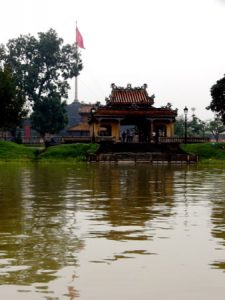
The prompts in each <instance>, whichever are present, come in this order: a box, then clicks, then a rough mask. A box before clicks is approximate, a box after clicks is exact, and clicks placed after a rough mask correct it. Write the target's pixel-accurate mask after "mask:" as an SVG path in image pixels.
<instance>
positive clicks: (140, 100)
mask: <svg viewBox="0 0 225 300" xmlns="http://www.w3.org/2000/svg"><path fill="white" fill-rule="evenodd" d="M146 88H147V85H146V84H144V85H143V86H142V87H135V88H132V87H131V85H130V84H128V85H127V87H126V88H123V87H117V86H115V85H114V84H112V92H111V95H110V97H109V99H107V105H117V104H120V105H121V104H122V105H131V104H136V105H152V104H153V103H154V96H151V97H149V96H148V93H147V90H146Z"/></svg>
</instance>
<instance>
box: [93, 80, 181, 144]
mask: <svg viewBox="0 0 225 300" xmlns="http://www.w3.org/2000/svg"><path fill="white" fill-rule="evenodd" d="M111 88H112V91H111V94H110V96H109V97H108V98H106V104H105V105H98V106H94V107H92V109H91V126H90V135H91V136H92V137H93V138H94V140H95V141H103V140H111V141H114V142H116V143H118V142H122V141H124V142H125V141H128V142H129V141H130V142H136V143H141V142H145V143H151V142H157V141H158V140H159V139H160V138H161V137H167V138H169V137H172V136H173V133H174V123H175V118H176V116H177V109H175V110H173V109H172V108H171V104H170V103H168V104H167V105H166V106H163V107H160V108H156V107H154V106H153V105H154V98H155V96H154V95H152V96H149V95H148V92H147V85H146V84H144V85H143V86H141V87H132V86H131V85H130V84H128V85H127V87H117V86H116V85H115V84H112V85H111ZM128 136H130V137H129V138H128Z"/></svg>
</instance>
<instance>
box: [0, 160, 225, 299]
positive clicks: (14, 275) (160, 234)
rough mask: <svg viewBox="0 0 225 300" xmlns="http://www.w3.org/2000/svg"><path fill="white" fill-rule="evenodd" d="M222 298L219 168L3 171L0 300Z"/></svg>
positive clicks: (223, 175) (222, 184)
mask: <svg viewBox="0 0 225 300" xmlns="http://www.w3.org/2000/svg"><path fill="white" fill-rule="evenodd" d="M224 295H225V168H223V167H219V166H215V167H213V166H210V167H201V166H198V165H177V166H168V165H148V164H143V165H141V164H140V165H133V164H130V165H129V164H127V165H126V164H122V165H101V164H99V165H98V164H97V165H96V164H91V165H86V164H78V165H69V164H57V165H55V164H27V165H24V164H1V165H0V299H9V300H12V299H13V300H14V299H16V300H43V299H47V300H63V299H69V300H74V299H82V300H89V299H90V300H93V299H96V300H106V299H107V300H115V299H119V300H128V299H129V300H136V299H141V300H149V299H154V300H164V299H166V300H181V299H182V300H212V299H216V300H222V299H224Z"/></svg>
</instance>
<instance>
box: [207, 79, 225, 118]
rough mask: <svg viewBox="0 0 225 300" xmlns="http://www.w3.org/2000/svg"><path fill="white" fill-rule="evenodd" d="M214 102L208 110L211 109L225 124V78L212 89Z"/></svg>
mask: <svg viewBox="0 0 225 300" xmlns="http://www.w3.org/2000/svg"><path fill="white" fill-rule="evenodd" d="M210 92H211V96H212V101H211V103H210V105H209V106H208V107H206V108H207V109H211V110H212V111H213V112H215V113H216V115H217V116H218V117H219V118H221V120H222V121H223V123H225V76H224V77H223V78H222V79H220V80H218V81H217V82H216V84H214V85H213V86H212V87H211V90H210Z"/></svg>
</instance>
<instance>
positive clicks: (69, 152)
mask: <svg viewBox="0 0 225 300" xmlns="http://www.w3.org/2000/svg"><path fill="white" fill-rule="evenodd" d="M97 148H98V145H97V144H68V145H63V144H62V145H57V146H52V147H49V148H47V150H46V151H44V152H42V153H40V155H39V156H38V159H39V160H42V161H47V160H48V161H49V160H62V161H64V160H76V161H86V159H87V156H88V154H90V153H95V151H96V150H97Z"/></svg>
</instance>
